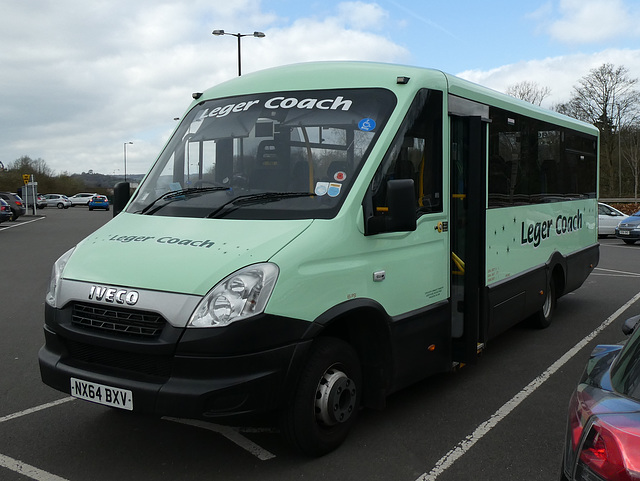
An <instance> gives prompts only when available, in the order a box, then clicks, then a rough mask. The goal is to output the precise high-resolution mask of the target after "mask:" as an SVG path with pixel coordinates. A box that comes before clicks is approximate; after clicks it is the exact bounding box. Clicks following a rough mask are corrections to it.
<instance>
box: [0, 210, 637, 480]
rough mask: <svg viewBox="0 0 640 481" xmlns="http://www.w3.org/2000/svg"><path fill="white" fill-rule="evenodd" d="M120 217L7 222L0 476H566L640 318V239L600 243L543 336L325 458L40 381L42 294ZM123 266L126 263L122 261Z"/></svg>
mask: <svg viewBox="0 0 640 481" xmlns="http://www.w3.org/2000/svg"><path fill="white" fill-rule="evenodd" d="M111 216H112V212H111V211H109V212H105V211H92V212H89V211H88V209H87V208H83V207H76V208H70V209H66V210H57V209H44V210H43V211H41V212H38V216H25V217H21V218H20V219H18V221H16V222H11V223H9V222H7V223H3V224H0V252H2V262H0V479H2V480H9V481H14V480H16V481H17V480H25V479H35V480H40V481H64V480H68V481H79V480H86V479H91V480H119V481H123V480H140V479H154V480H172V481H173V480H193V479H220V480H248V479H256V478H259V479H261V480H279V481H280V480H285V481H286V480H298V479H305V480H321V479H322V480H324V479H343V480H351V479H353V480H362V479H367V480H394V481H395V480H400V481H414V480H422V481H427V480H436V479H437V480H438V481H454V480H455V481H459V480H466V479H474V480H491V481H496V480H549V479H557V478H558V474H559V469H560V457H561V448H562V443H563V439H564V432H565V420H566V408H567V404H568V400H569V395H570V393H571V391H572V389H573V387H574V386H575V383H576V382H577V379H578V377H579V376H580V373H581V371H582V369H583V367H584V364H585V362H586V360H587V358H588V355H589V352H590V351H591V350H592V348H593V347H594V346H595V345H596V344H598V343H615V342H618V341H620V340H621V339H622V337H623V335H622V333H621V330H620V326H621V324H622V321H623V320H624V319H626V318H627V317H630V316H631V315H634V314H638V313H640V301H638V297H640V296H639V294H640V245H631V246H629V245H625V244H624V243H623V242H622V241H620V240H617V239H613V238H610V239H602V240H601V254H600V265H599V266H598V268H597V269H596V271H595V272H594V273H593V274H592V275H591V276H590V277H589V279H588V280H587V281H586V283H585V284H584V285H583V286H582V287H581V288H580V289H578V290H577V291H575V292H574V293H572V294H570V295H568V296H565V297H563V298H562V299H560V300H559V301H558V306H557V312H556V316H555V319H554V322H553V324H552V325H551V327H550V328H548V329H545V330H533V329H531V328H529V327H527V326H524V325H522V326H516V327H515V328H513V329H511V330H509V331H508V332H506V333H505V334H503V335H501V336H500V337H498V338H497V339H495V340H494V341H492V342H491V343H490V344H489V346H488V349H487V350H486V351H485V353H484V354H483V355H482V357H481V359H480V360H479V362H478V364H476V365H473V366H467V367H465V368H463V369H461V370H459V371H456V372H453V373H447V374H442V375H438V376H435V377H433V378H431V379H428V380H426V381H424V382H421V383H419V384H417V385H414V386H412V387H410V388H408V389H405V390H404V391H401V392H399V393H397V394H395V395H393V396H391V397H390V398H389V400H388V406H387V408H386V409H385V410H383V411H369V410H366V411H363V412H362V415H361V417H360V420H359V422H358V424H357V425H356V427H355V429H354V431H353V432H352V434H351V436H350V437H349V438H348V439H347V442H346V443H345V444H344V445H343V446H342V447H341V448H340V449H339V450H337V451H336V452H333V453H331V454H329V455H327V456H325V457H322V458H319V459H309V458H305V457H301V456H299V455H297V454H295V453H292V452H291V451H290V450H289V448H288V447H287V445H286V444H285V443H284V442H283V441H282V440H281V439H280V437H279V435H278V434H277V433H275V432H272V431H271V430H256V429H243V428H241V427H237V428H228V427H222V426H217V425H214V424H207V423H198V422H190V421H186V420H178V419H167V418H162V419H158V418H153V417H145V416H138V415H132V414H130V413H126V412H120V411H117V410H113V409H109V408H105V407H102V406H98V405H94V404H91V403H87V402H83V401H79V400H75V399H73V398H70V397H68V396H66V395H65V394H63V393H59V392H57V391H54V390H52V389H50V388H49V387H47V386H45V385H44V384H42V382H41V381H40V374H39V370H38V364H37V352H38V349H39V348H40V346H41V345H42V343H43V334H42V323H43V317H42V316H43V310H44V296H45V293H46V291H47V287H48V282H49V276H50V272H51V266H52V265H53V262H54V261H55V259H56V258H57V257H59V256H60V255H61V254H62V253H64V252H65V251H66V250H67V249H69V248H70V247H72V246H73V245H74V244H75V243H76V242H77V241H79V240H80V239H82V238H83V237H84V236H85V235H87V234H88V233H90V232H92V231H93V230H95V229H96V228H98V227H99V226H101V225H103V224H104V223H105V222H107V221H108V220H109V219H110V218H111ZM114 262H117V259H114Z"/></svg>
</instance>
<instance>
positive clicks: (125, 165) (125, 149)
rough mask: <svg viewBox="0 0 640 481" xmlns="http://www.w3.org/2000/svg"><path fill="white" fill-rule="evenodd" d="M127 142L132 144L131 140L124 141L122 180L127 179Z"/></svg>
mask: <svg viewBox="0 0 640 481" xmlns="http://www.w3.org/2000/svg"><path fill="white" fill-rule="evenodd" d="M127 144H133V142H125V143H124V181H125V182H126V181H127Z"/></svg>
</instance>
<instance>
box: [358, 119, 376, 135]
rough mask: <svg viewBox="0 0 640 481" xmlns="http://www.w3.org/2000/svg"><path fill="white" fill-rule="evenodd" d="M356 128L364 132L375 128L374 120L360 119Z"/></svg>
mask: <svg viewBox="0 0 640 481" xmlns="http://www.w3.org/2000/svg"><path fill="white" fill-rule="evenodd" d="M358 128H359V129H360V130H364V131H365V132H371V131H372V130H373V129H375V128H376V121H375V120H373V119H362V120H361V121H360V122H358Z"/></svg>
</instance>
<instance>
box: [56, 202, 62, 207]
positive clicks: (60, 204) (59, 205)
mask: <svg viewBox="0 0 640 481" xmlns="http://www.w3.org/2000/svg"><path fill="white" fill-rule="evenodd" d="M56 207H57V208H58V209H64V204H63V203H62V202H58V204H57V205H56Z"/></svg>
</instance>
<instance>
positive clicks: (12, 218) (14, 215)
mask: <svg viewBox="0 0 640 481" xmlns="http://www.w3.org/2000/svg"><path fill="white" fill-rule="evenodd" d="M18 217H20V216H18V215H16V212H15V211H14V210H13V209H12V210H11V217H9V221H14V220H18Z"/></svg>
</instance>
